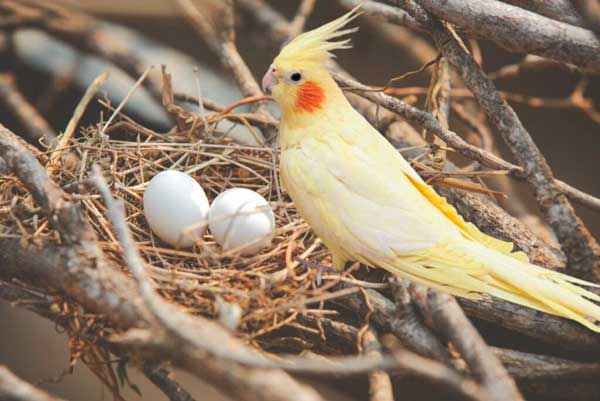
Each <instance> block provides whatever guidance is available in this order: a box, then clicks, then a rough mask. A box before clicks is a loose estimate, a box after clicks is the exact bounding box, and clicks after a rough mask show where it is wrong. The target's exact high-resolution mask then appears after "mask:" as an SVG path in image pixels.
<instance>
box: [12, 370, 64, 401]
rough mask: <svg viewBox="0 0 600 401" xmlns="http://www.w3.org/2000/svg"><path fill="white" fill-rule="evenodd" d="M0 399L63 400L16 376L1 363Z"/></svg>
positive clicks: (26, 400)
mask: <svg viewBox="0 0 600 401" xmlns="http://www.w3.org/2000/svg"><path fill="white" fill-rule="evenodd" d="M0 400H6V401H63V400H62V399H61V398H58V397H54V396H52V395H50V394H48V393H46V392H45V391H42V390H40V389H38V388H36V387H34V386H32V385H31V384H29V383H27V382H26V381H24V380H22V379H20V378H18V377H17V376H16V375H15V374H14V373H12V372H11V371H10V370H8V368H7V367H6V366H3V365H0Z"/></svg>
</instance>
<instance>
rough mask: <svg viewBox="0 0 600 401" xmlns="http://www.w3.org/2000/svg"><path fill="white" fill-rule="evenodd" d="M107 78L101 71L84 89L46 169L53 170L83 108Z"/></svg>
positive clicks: (67, 143) (69, 139)
mask: <svg viewBox="0 0 600 401" xmlns="http://www.w3.org/2000/svg"><path fill="white" fill-rule="evenodd" d="M107 79H108V72H103V73H102V74H100V75H98V76H97V77H96V79H94V81H93V82H92V83H91V84H90V85H89V86H88V88H87V89H86V91H85V93H84V94H83V97H82V98H81V99H80V100H79V103H78V104H77V107H75V111H74V112H73V115H72V116H71V119H70V120H69V123H68V124H67V128H65V132H63V133H62V135H61V136H60V137H59V139H58V143H57V144H56V146H55V149H56V152H54V153H52V155H51V156H50V162H49V163H48V166H47V167H46V168H47V169H48V171H53V170H54V169H55V168H56V166H57V163H58V162H59V160H60V158H61V156H62V153H63V151H64V149H65V148H66V147H67V146H68V145H69V142H70V141H71V138H73V135H74V134H75V130H76V129H77V124H79V120H81V117H82V116H83V113H84V112H85V109H86V108H87V106H88V104H89V103H90V102H91V101H92V99H93V98H94V96H95V95H96V93H97V92H98V90H100V87H101V86H102V85H104V82H106V80H107Z"/></svg>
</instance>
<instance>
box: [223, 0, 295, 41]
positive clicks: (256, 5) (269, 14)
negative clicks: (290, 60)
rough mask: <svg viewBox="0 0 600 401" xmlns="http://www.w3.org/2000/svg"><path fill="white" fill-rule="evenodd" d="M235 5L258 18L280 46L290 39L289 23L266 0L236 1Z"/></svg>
mask: <svg viewBox="0 0 600 401" xmlns="http://www.w3.org/2000/svg"><path fill="white" fill-rule="evenodd" d="M235 3H236V4H237V5H238V7H240V8H241V9H243V10H244V11H245V12H247V13H249V14H251V15H252V16H253V17H254V18H256V20H257V21H258V22H259V23H260V25H261V26H262V27H264V28H265V29H267V30H268V31H269V33H270V36H271V37H272V38H273V39H274V40H275V41H276V42H278V44H282V43H284V42H285V41H286V40H287V39H288V34H287V30H288V27H289V25H290V23H289V21H288V20H287V19H286V18H285V17H284V16H283V15H281V14H280V13H279V12H278V11H277V10H275V9H274V8H273V7H271V6H270V5H269V4H268V3H266V2H265V1H264V0H235Z"/></svg>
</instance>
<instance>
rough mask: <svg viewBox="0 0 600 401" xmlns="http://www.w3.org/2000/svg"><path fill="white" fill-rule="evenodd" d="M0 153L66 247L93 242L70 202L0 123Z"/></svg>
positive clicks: (94, 235) (93, 237) (83, 221)
mask: <svg viewBox="0 0 600 401" xmlns="http://www.w3.org/2000/svg"><path fill="white" fill-rule="evenodd" d="M0 154H1V155H2V158H3V159H4V161H5V162H6V165H7V167H8V168H9V169H10V170H11V171H13V172H14V173H15V174H16V175H17V176H18V177H19V178H20V179H21V181H22V182H23V184H24V185H25V186H26V187H27V188H28V189H29V190H30V192H31V194H32V195H33V198H34V200H35V202H36V203H37V204H38V205H40V206H41V207H42V209H43V210H44V212H45V213H47V214H48V215H49V220H50V222H51V224H53V225H54V226H55V228H56V230H57V231H58V232H59V233H60V235H61V238H62V240H63V241H64V242H65V243H66V244H82V243H85V242H95V240H96V234H95V233H94V231H93V230H92V229H91V228H90V227H89V226H88V225H87V224H86V223H85V220H84V218H83V216H82V215H81V213H80V212H79V210H78V208H77V207H76V206H75V204H74V202H72V201H71V200H69V198H68V197H67V195H66V194H65V193H64V192H63V191H62V190H61V189H60V188H59V186H58V185H56V184H55V183H54V182H53V181H51V180H50V179H49V178H48V175H47V174H46V171H45V170H44V168H43V167H42V166H41V165H40V164H39V162H38V161H37V160H36V158H35V156H34V155H33V154H32V153H30V152H28V151H27V150H25V148H24V146H23V144H22V143H21V142H20V141H19V139H18V137H17V136H16V135H15V134H13V133H12V132H11V131H10V130H9V129H7V128H6V127H4V126H3V125H1V124H0Z"/></svg>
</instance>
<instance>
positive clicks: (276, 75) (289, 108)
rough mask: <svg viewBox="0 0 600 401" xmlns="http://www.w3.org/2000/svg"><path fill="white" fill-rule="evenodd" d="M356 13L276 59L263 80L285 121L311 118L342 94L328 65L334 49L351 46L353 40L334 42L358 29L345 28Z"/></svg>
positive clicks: (303, 39)
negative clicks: (292, 117)
mask: <svg viewBox="0 0 600 401" xmlns="http://www.w3.org/2000/svg"><path fill="white" fill-rule="evenodd" d="M356 10H357V9H356V8H355V9H354V10H352V11H350V12H349V13H347V14H345V15H343V16H342V17H340V18H338V19H336V20H334V21H331V22H330V23H328V24H326V25H323V26H321V27H319V28H317V29H314V30H312V31H309V32H306V33H303V34H301V35H299V36H298V37H296V38H295V39H294V40H292V41H291V42H290V43H288V44H287V45H286V46H285V47H283V49H281V52H280V53H279V55H278V56H277V57H276V58H275V60H273V63H272V64H271V66H270V67H269V70H268V71H267V73H266V74H265V76H264V77H263V80H262V86H263V90H264V91H265V92H270V93H271V94H272V95H273V98H274V99H275V101H276V102H277V103H278V104H279V107H280V108H281V110H282V113H283V117H284V118H286V117H288V116H289V117H291V116H298V115H304V116H310V117H312V116H314V114H315V113H318V112H319V111H321V110H323V109H324V108H325V107H326V106H327V104H328V102H330V101H332V100H333V99H334V98H335V97H336V96H339V95H341V91H340V89H339V88H338V86H337V84H336V83H335V81H334V80H333V79H332V77H331V75H330V74H329V71H328V70H327V67H326V64H327V62H328V60H329V59H330V58H332V57H333V55H332V53H331V52H332V51H333V50H338V49H347V48H349V47H351V44H350V39H343V40H339V41H334V39H336V38H339V37H341V36H343V35H346V34H348V33H351V32H354V31H355V30H356V29H357V28H353V29H342V28H343V27H344V26H345V25H346V24H347V23H348V22H349V21H351V20H352V19H354V18H355V17H356V15H357V13H356Z"/></svg>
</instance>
